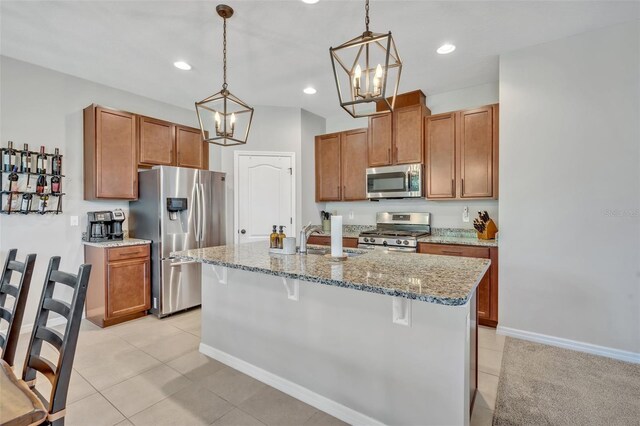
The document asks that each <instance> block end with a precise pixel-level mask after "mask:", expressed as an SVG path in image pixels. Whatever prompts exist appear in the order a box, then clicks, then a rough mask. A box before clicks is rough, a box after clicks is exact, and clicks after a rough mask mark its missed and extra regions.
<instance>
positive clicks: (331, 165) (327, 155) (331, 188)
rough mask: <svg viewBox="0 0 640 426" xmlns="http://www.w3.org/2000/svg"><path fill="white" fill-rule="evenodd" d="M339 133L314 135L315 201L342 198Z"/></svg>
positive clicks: (338, 199)
mask: <svg viewBox="0 0 640 426" xmlns="http://www.w3.org/2000/svg"><path fill="white" fill-rule="evenodd" d="M340 143H341V138H340V133H331V134H328V135H321V136H316V147H315V154H316V201H340V200H341V199H342V185H341V181H342V178H341V169H342V167H341V164H342V163H341V158H340Z"/></svg>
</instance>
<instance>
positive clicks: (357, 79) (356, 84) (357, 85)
mask: <svg viewBox="0 0 640 426" xmlns="http://www.w3.org/2000/svg"><path fill="white" fill-rule="evenodd" d="M361 76H362V68H360V64H358V65H356V70H355V72H354V73H353V87H355V88H356V90H357V89H360V77H361Z"/></svg>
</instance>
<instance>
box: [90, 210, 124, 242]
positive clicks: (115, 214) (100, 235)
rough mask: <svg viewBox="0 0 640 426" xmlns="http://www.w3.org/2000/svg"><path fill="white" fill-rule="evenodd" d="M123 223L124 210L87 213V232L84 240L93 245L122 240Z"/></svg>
mask: <svg viewBox="0 0 640 426" xmlns="http://www.w3.org/2000/svg"><path fill="white" fill-rule="evenodd" d="M122 222H124V212H123V211H122V210H114V211H101V212H87V232H86V234H85V236H84V240H85V241H89V242H92V243H100V242H104V241H112V240H116V241H117V240H122V239H123V236H124V233H123V231H122Z"/></svg>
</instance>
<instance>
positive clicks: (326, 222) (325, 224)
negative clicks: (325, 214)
mask: <svg viewBox="0 0 640 426" xmlns="http://www.w3.org/2000/svg"><path fill="white" fill-rule="evenodd" d="M322 231H323V232H331V220H330V219H323V220H322Z"/></svg>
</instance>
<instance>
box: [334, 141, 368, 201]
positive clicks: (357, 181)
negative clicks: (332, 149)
mask: <svg viewBox="0 0 640 426" xmlns="http://www.w3.org/2000/svg"><path fill="white" fill-rule="evenodd" d="M367 133H368V132H367V129H358V130H350V131H347V132H343V133H342V137H341V142H340V148H341V152H340V157H341V164H342V200H343V201H356V200H366V199H367V188H366V182H365V174H366V170H367V155H366V154H367Z"/></svg>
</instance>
